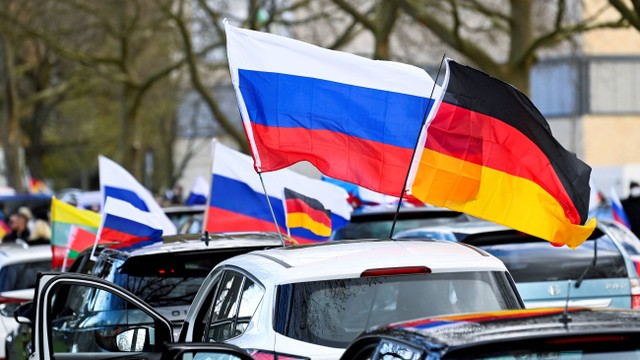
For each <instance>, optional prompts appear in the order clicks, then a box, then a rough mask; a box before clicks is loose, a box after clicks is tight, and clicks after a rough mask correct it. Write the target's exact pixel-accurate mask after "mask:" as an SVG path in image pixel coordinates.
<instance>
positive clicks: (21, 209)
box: [18, 206, 34, 240]
mask: <svg viewBox="0 0 640 360" xmlns="http://www.w3.org/2000/svg"><path fill="white" fill-rule="evenodd" d="M18 214H22V216H24V217H25V218H27V229H29V232H32V231H33V225H34V218H33V213H32V212H31V210H30V209H29V208H28V207H26V206H20V207H19V208H18ZM25 240H26V239H25Z"/></svg>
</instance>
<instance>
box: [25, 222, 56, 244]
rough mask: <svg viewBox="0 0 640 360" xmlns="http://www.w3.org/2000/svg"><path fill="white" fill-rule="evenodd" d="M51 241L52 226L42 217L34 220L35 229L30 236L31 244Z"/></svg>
mask: <svg viewBox="0 0 640 360" xmlns="http://www.w3.org/2000/svg"><path fill="white" fill-rule="evenodd" d="M50 241H51V226H49V223H48V222H46V221H45V220H42V219H36V220H35V221H34V222H33V231H32V232H31V237H30V238H29V244H49V243H50Z"/></svg>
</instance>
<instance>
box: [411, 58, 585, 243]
mask: <svg viewBox="0 0 640 360" xmlns="http://www.w3.org/2000/svg"><path fill="white" fill-rule="evenodd" d="M446 65H447V75H446V78H445V85H444V86H445V93H444V97H443V100H442V102H441V103H440V104H439V105H438V109H437V112H436V113H435V115H434V117H433V119H431V120H430V121H429V122H427V124H426V125H425V129H426V130H425V132H424V134H425V137H424V142H422V143H421V144H420V145H419V146H420V148H419V150H420V157H419V161H418V166H417V169H416V170H415V173H416V175H415V180H414V181H413V185H412V187H411V191H412V193H413V195H415V196H416V197H417V198H418V199H420V200H422V201H424V202H427V203H430V204H432V205H436V206H442V207H447V208H450V209H453V210H457V211H461V212H465V213H467V214H470V215H473V216H477V217H480V218H483V219H486V220H489V221H493V222H496V223H499V224H502V225H505V226H509V227H511V228H514V229H516V230H519V231H522V232H525V233H528V234H531V235H534V236H537V237H539V238H542V239H545V240H548V241H550V242H553V243H557V244H564V245H568V246H569V247H572V248H575V247H576V246H578V245H580V244H581V243H582V242H583V241H584V240H586V239H587V238H588V236H589V235H590V234H591V233H592V232H593V229H594V228H595V219H591V220H589V221H588V222H587V214H588V206H589V195H590V187H589V177H590V173H591V168H590V167H589V166H587V165H586V164H584V163H583V162H582V161H580V160H579V159H578V158H577V157H576V156H575V154H573V153H570V152H568V151H567V150H565V149H564V148H563V147H562V146H561V145H560V144H559V143H558V141H557V140H556V139H555V138H554V137H553V136H552V134H551V130H550V127H549V124H548V123H547V122H546V119H545V118H544V117H543V116H542V114H540V112H539V111H538V109H537V108H536V107H535V106H534V105H533V103H531V101H530V100H529V99H528V98H527V97H526V96H525V95H524V94H522V93H521V92H520V91H518V90H517V89H516V88H514V87H513V86H511V85H509V84H506V83H504V82H502V81H500V80H497V79H494V78H492V77H490V76H488V75H486V74H484V73H482V72H480V71H478V70H475V69H473V68H471V67H468V66H464V65H460V64H458V63H456V62H454V61H452V60H450V59H447V61H446ZM585 224H586V225H585Z"/></svg>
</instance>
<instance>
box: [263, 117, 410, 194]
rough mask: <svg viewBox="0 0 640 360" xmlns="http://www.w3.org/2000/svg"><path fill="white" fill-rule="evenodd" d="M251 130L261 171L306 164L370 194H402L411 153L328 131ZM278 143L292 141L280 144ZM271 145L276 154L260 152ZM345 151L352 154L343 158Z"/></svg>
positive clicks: (406, 150)
mask: <svg viewBox="0 0 640 360" xmlns="http://www.w3.org/2000/svg"><path fill="white" fill-rule="evenodd" d="M252 126H253V127H254V128H255V131H254V134H255V137H254V139H255V142H256V144H257V146H258V149H263V150H262V151H261V152H260V161H261V162H262V167H263V168H265V169H269V171H273V170H280V169H283V168H285V167H288V166H289V165H291V164H295V163H297V162H301V161H309V162H310V163H312V164H314V166H315V167H316V168H318V170H320V172H322V173H323V174H327V175H329V176H331V177H333V178H336V179H341V180H344V181H347V182H351V183H354V184H358V185H360V186H362V187H365V188H367V189H370V190H374V191H377V192H381V193H384V194H388V195H394V196H399V195H400V193H401V192H402V190H403V186H404V179H405V177H406V174H407V172H408V170H409V163H410V162H411V155H412V153H413V149H405V148H401V147H398V146H393V145H388V144H382V143H379V142H375V141H369V140H364V139H361V138H357V137H353V136H348V135H344V134H340V135H336V133H334V132H332V131H328V130H310V129H303V128H280V127H270V126H263V125H258V124H252ZM310 138H313V142H314V148H313V149H308V146H309V145H308V144H309V143H310V142H309V141H308V139H310ZM279 139H295V141H291V142H289V143H282V142H281V141H280V140H279ZM273 143H277V144H278V151H268V150H264V149H269V148H270V147H271V144H273ZM320 144H322V145H320ZM345 148H349V149H352V150H354V151H352V152H350V153H349V156H345V154H344V152H343V149H345ZM318 154H321V156H320V155H318ZM325 159H331V161H326V160H325ZM382 159H384V161H382ZM353 163H357V164H358V169H359V171H358V172H354V171H353V168H352V166H350V164H353Z"/></svg>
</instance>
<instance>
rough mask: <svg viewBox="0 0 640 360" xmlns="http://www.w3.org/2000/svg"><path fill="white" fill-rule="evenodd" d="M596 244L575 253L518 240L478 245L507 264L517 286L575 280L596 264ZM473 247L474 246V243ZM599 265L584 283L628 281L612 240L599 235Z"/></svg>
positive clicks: (543, 242)
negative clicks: (593, 280) (622, 279)
mask: <svg viewBox="0 0 640 360" xmlns="http://www.w3.org/2000/svg"><path fill="white" fill-rule="evenodd" d="M595 243H596V242H595V241H594V240H589V241H586V242H584V243H583V244H582V245H580V246H579V247H578V248H576V249H569V248H567V247H560V248H556V247H553V246H551V245H550V244H549V243H548V242H547V241H542V240H540V241H531V239H530V238H523V239H520V240H518V239H516V240H515V241H513V242H506V243H500V244H494V245H477V246H478V247H479V248H481V249H483V250H485V251H487V252H489V253H491V254H492V255H494V256H495V257H497V258H499V259H500V260H502V262H504V264H505V266H506V267H507V269H508V270H509V272H510V273H511V276H513V279H514V280H515V281H516V283H525V282H537V281H559V280H575V279H578V278H580V276H581V275H582V274H583V273H584V271H585V269H586V268H587V267H588V266H589V265H590V264H591V263H592V262H593V257H594V245H595ZM472 244H473V243H472ZM597 247H598V249H597V261H596V266H595V267H594V268H591V269H589V271H588V272H587V273H586V276H585V277H584V279H603V278H604V279H607V278H623V277H627V276H628V273H627V268H626V266H625V261H624V258H623V256H622V254H621V253H620V251H619V250H618V248H617V247H616V245H615V244H614V243H613V241H612V240H611V238H609V237H608V236H606V235H602V233H600V237H599V238H598V241H597Z"/></svg>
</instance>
